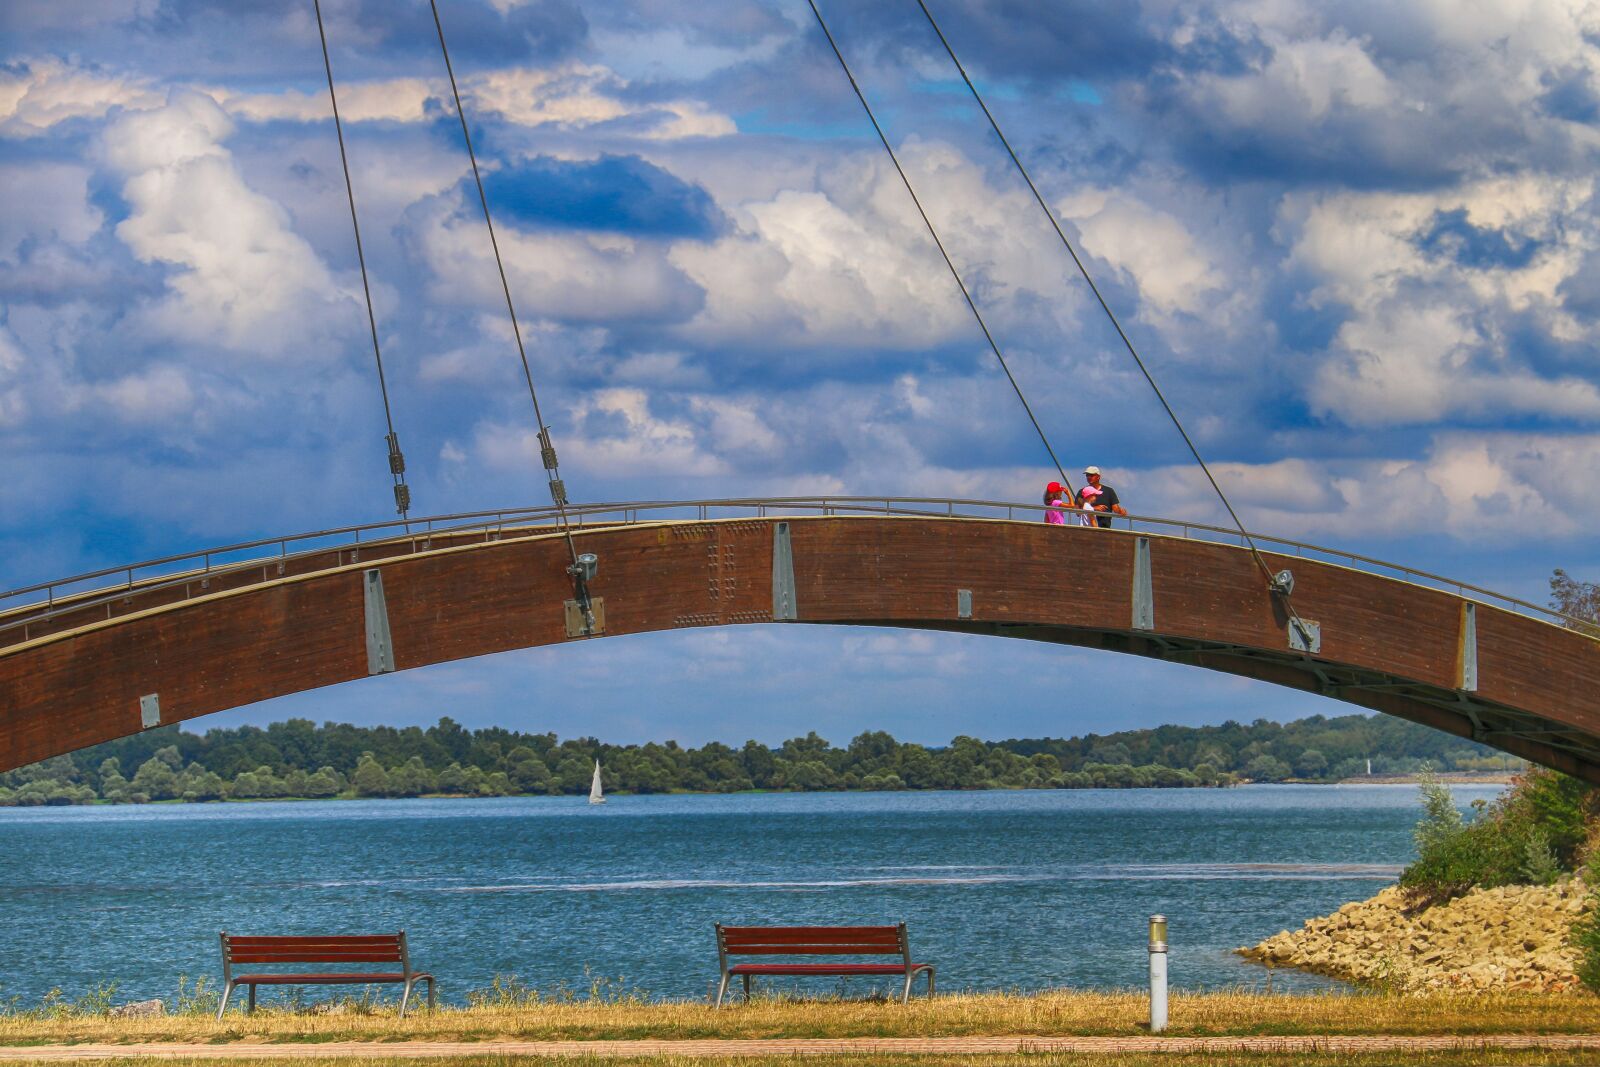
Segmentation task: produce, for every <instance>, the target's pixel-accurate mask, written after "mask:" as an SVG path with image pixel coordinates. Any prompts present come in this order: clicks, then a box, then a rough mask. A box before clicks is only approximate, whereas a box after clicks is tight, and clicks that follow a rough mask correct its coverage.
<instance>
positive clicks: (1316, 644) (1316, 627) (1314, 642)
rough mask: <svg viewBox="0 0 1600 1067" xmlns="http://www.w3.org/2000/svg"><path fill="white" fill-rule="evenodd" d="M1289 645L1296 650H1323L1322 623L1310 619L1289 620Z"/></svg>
mask: <svg viewBox="0 0 1600 1067" xmlns="http://www.w3.org/2000/svg"><path fill="white" fill-rule="evenodd" d="M1289 647H1290V648H1291V649H1293V650H1294V651H1296V652H1310V653H1312V654H1313V655H1315V654H1316V653H1318V652H1321V651H1322V624H1321V623H1320V622H1312V621H1311V620H1310V619H1290V620H1289Z"/></svg>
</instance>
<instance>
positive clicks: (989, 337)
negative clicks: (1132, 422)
mask: <svg viewBox="0 0 1600 1067" xmlns="http://www.w3.org/2000/svg"><path fill="white" fill-rule="evenodd" d="M806 2H807V3H808V4H810V5H811V13H812V14H813V15H815V16H816V17H817V25H818V26H820V27H821V28H822V35H823V36H824V37H826V38H827V39H828V46H829V47H830V48H832V49H833V55H834V58H836V59H838V61H839V67H840V68H841V69H842V70H843V71H844V76H845V78H847V79H848V80H849V82H850V88H851V89H853V90H855V94H856V99H857V100H859V101H861V107H862V109H863V110H865V111H866V113H867V119H868V121H870V122H871V123H872V128H873V130H874V131H875V132H876V133H877V135H878V140H879V141H881V142H883V149H884V151H885V152H888V153H889V161H890V162H891V163H893V164H894V169H895V172H896V173H897V174H899V175H900V181H901V182H902V183H904V185H905V187H906V192H907V193H909V194H911V202H912V203H913V204H915V205H916V208H917V214H918V215H921V216H922V222H923V225H925V226H927V228H928V234H929V235H930V236H931V237H932V238H933V243H934V244H935V245H937V246H938V247H939V255H941V256H942V257H944V265H945V266H946V267H949V268H950V276H951V277H952V278H954V279H955V281H956V286H957V287H958V288H959V289H960V290H961V296H962V299H964V300H965V301H966V302H967V308H968V309H969V310H970V311H971V312H972V317H973V318H974V319H977V320H978V329H980V330H982V331H983V337H984V340H986V341H988V342H989V349H990V350H991V351H992V352H994V358H995V359H997V360H999V362H1000V369H1001V370H1003V371H1005V374H1006V380H1007V381H1009V382H1010V383H1011V388H1012V391H1013V392H1015V393H1016V394H1017V399H1018V400H1020V401H1021V402H1022V410H1023V411H1025V412H1027V413H1028V421H1029V422H1031V423H1033V429H1034V431H1035V432H1036V433H1037V434H1038V435H1039V441H1040V442H1041V443H1042V444H1043V445H1044V450H1045V451H1046V452H1048V453H1049V454H1050V462H1052V463H1054V464H1055V467H1056V473H1057V474H1058V475H1060V477H1061V483H1062V484H1063V485H1064V486H1065V487H1066V488H1067V489H1068V490H1069V491H1070V490H1071V489H1072V482H1071V481H1070V480H1069V479H1068V478H1067V472H1066V469H1065V468H1064V467H1062V465H1061V460H1059V459H1057V458H1056V450H1055V449H1054V448H1052V447H1051V445H1050V438H1049V437H1047V436H1046V435H1045V432H1044V427H1043V426H1041V425H1039V420H1038V419H1037V418H1036V417H1035V416H1034V414H1033V406H1032V405H1030V404H1029V403H1028V398H1027V397H1026V396H1024V395H1023V394H1022V386H1021V385H1019V384H1018V383H1017V378H1016V375H1014V374H1012V373H1011V367H1010V366H1009V365H1007V363H1006V357H1005V356H1004V355H1003V354H1002V353H1001V351H1000V345H999V344H998V343H997V342H996V341H995V339H994V334H992V333H990V332H989V325H988V323H986V322H984V321H983V313H982V312H980V311H979V310H978V305H977V304H976V303H975V302H974V301H973V299H972V294H971V293H970V292H969V291H968V290H967V283H966V282H964V281H962V279H961V272H960V271H959V270H957V269H956V265H955V263H954V261H952V260H951V258H950V253H949V252H947V251H945V247H944V242H943V241H942V240H940V238H939V231H938V230H936V229H934V226H933V220H932V219H930V218H928V213H927V212H926V211H924V210H923V208H922V201H921V199H919V198H918V196H917V191H916V189H914V188H912V185H911V179H910V178H909V177H907V175H906V172H905V168H904V167H902V166H901V165H900V159H899V157H898V156H896V155H895V151H894V148H893V147H891V146H890V144H889V138H888V136H887V135H886V134H885V133H884V132H883V127H882V126H880V125H879V124H878V117H877V116H876V115H875V114H873V111H872V105H871V104H869V103H867V97H866V94H865V93H863V92H862V91H861V86H860V85H858V84H857V83H856V78H855V75H854V74H852V73H851V72H850V64H849V63H847V62H845V58H844V53H843V52H841V51H839V44H838V42H837V41H835V40H834V39H833V33H832V31H830V30H829V29H828V24H827V22H826V21H825V20H824V19H823V17H822V12H821V11H820V10H819V9H818V8H817V4H816V0H806Z"/></svg>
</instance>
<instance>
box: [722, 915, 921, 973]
mask: <svg viewBox="0 0 1600 1067" xmlns="http://www.w3.org/2000/svg"><path fill="white" fill-rule="evenodd" d="M717 952H718V954H719V955H720V956H721V957H722V959H723V964H724V966H726V964H727V958H728V957H729V956H878V955H882V956H891V955H892V956H902V957H904V958H905V961H906V964H907V965H908V966H909V965H910V963H911V948H910V946H909V945H908V944H907V942H906V924H905V923H900V924H899V925H898V926H723V925H722V924H721V923H718V924H717Z"/></svg>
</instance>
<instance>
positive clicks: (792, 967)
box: [728, 963, 927, 975]
mask: <svg viewBox="0 0 1600 1067" xmlns="http://www.w3.org/2000/svg"><path fill="white" fill-rule="evenodd" d="M926 966H927V964H925V963H913V964H912V965H911V967H910V970H913V971H915V970H919V969H921V968H923V967H926ZM906 970H907V968H906V966H905V964H903V963H736V964H734V965H733V966H732V967H729V968H728V973H729V974H771V975H806V974H905V973H906Z"/></svg>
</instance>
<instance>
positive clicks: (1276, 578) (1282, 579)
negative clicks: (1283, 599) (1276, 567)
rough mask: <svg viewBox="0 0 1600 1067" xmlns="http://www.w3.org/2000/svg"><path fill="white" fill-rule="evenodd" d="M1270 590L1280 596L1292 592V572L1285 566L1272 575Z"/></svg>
mask: <svg viewBox="0 0 1600 1067" xmlns="http://www.w3.org/2000/svg"><path fill="white" fill-rule="evenodd" d="M1272 591H1273V592H1274V593H1277V594H1279V595H1281V596H1288V595H1289V594H1290V593H1293V592H1294V572H1293V571H1291V570H1289V569H1288V568H1287V567H1285V568H1284V569H1283V570H1281V571H1279V572H1278V573H1277V574H1274V575H1273V576H1272Z"/></svg>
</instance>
